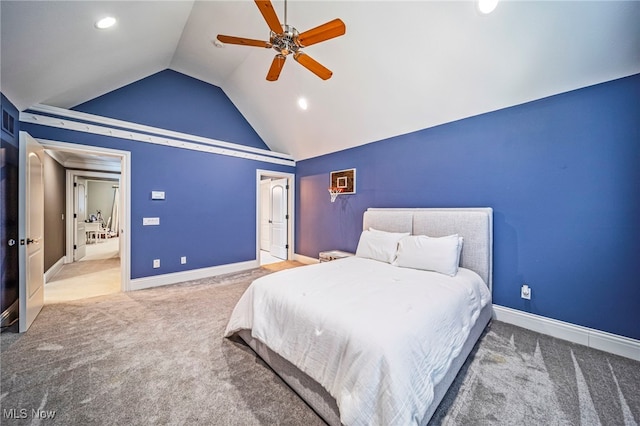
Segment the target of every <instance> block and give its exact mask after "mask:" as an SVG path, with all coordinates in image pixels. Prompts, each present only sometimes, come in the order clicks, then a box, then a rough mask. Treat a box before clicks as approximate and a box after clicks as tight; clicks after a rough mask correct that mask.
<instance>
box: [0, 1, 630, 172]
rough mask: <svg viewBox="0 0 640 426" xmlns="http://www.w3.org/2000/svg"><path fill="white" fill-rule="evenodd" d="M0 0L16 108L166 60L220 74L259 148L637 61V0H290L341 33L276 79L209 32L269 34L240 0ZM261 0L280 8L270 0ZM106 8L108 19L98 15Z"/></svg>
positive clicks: (487, 106) (625, 70)
mask: <svg viewBox="0 0 640 426" xmlns="http://www.w3.org/2000/svg"><path fill="white" fill-rule="evenodd" d="M0 7H1V20H2V22H1V24H2V27H1V36H2V40H1V43H2V45H1V48H2V55H1V83H2V87H1V89H2V92H3V93H4V94H5V95H6V96H7V97H8V98H9V99H10V100H11V101H12V102H14V104H16V106H17V107H18V108H19V109H20V110H24V109H26V108H28V107H29V106H31V105H34V104H36V103H44V104H48V105H53V106H58V107H62V108H70V107H72V106H75V105H77V104H79V103H82V102H85V101H87V100H90V99H93V98H95V97H96V96H99V95H102V94H104V93H107V92H109V91H111V90H114V89H116V88H118V87H121V86H124V85H126V84H129V83H131V82H133V81H136V80H139V79H140V78H143V77H146V76H148V75H150V74H153V73H155V72H158V71H161V70H163V69H166V68H171V69H174V70H176V71H179V72H182V73H184V74H187V75H189V76H192V77H195V78H198V79H201V80H203V81H206V82H209V83H211V84H214V85H217V86H219V87H221V88H222V89H223V90H224V91H225V93H226V94H227V96H229V98H230V99H231V100H232V101H233V103H234V104H235V105H236V106H237V107H238V109H239V110H240V111H241V112H242V114H243V115H244V116H245V117H246V119H247V120H248V121H249V123H250V124H251V125H252V126H253V127H254V129H255V130H256V131H257V132H258V134H259V135H260V136H261V137H262V139H263V140H264V141H265V143H266V144H267V145H268V146H269V147H270V148H271V149H272V150H274V151H279V152H284V153H288V154H291V155H292V156H293V157H294V158H295V159H297V160H300V159H305V158H310V157H314V156H317V155H321V154H325V153H329V152H333V151H337V150H341V149H345V148H349V147H353V146H358V145H362V144H365V143H369V142H373V141H377V140H381V139H384V138H388V137H392V136H396V135H399V134H404V133H408V132H411V131H415V130H419V129H424V128H427V127H431V126H435V125H439V124H443V123H447V122H451V121H454V120H458V119H461V118H465V117H469V116H473V115H477V114H481V113H485V112H489V111H494V110H497V109H500V108H505V107H509V106H512V105H517V104H521V103H523V102H527V101H531V100H535V99H539V98H542V97H545V96H550V95H554V94H557V93H562V92H566V91H569V90H573V89H577V88H581V87H585V86H589V85H592V84H597V83H601V82H605V81H609V80H613V79H616V78H620V77H624V76H628V75H632V74H636V73H639V72H640V25H639V22H640V1H619V2H618V1H517V0H510V1H509V0H502V1H501V2H500V3H499V4H498V7H497V8H496V10H495V11H494V12H493V13H492V14H490V15H486V16H485V15H481V14H480V13H479V12H477V9H476V5H475V2H473V1H407V2H401V1H327V0H324V1H306V0H290V1H289V2H288V23H289V24H290V25H293V26H295V27H296V28H297V29H298V30H299V31H305V30H307V29H310V28H312V27H315V26H317V25H320V24H322V23H324V22H327V21H329V20H331V19H334V18H341V19H342V20H343V21H344V22H345V24H346V27H347V33H346V34H345V35H344V36H342V37H339V38H336V39H333V40H329V41H326V42H323V43H319V44H316V45H313V46H310V47H308V48H306V49H305V52H306V53H307V54H309V55H310V56H312V57H313V58H314V59H316V60H317V61H319V62H320V63H322V64H323V65H325V66H326V67H328V68H329V69H331V70H332V71H333V72H334V74H333V77H332V78H331V79H330V80H327V81H323V80H320V79H319V78H318V77H316V76H315V75H313V74H312V73H310V72H309V71H307V70H306V69H304V68H303V67H302V66H301V65H299V64H297V63H296V62H295V61H294V60H293V58H291V57H289V58H288V59H287V63H286V65H285V67H284V70H283V71H282V74H281V75H280V79H279V80H278V81H277V82H267V81H266V80H265V76H266V74H267V70H268V69H269V66H270V64H271V60H272V58H273V56H274V55H275V51H273V50H268V49H260V48H255V47H244V46H233V45H227V46H225V47H224V48H221V49H219V48H216V47H214V46H213V44H212V43H211V42H212V40H214V39H215V36H216V35H217V34H220V33H221V34H227V35H236V36H242V37H248V38H255V39H262V40H266V39H268V34H269V30H268V27H267V25H266V23H265V22H264V20H263V18H262V16H261V14H260V12H259V10H258V8H257V7H256V6H255V4H254V2H253V1H247V0H244V1H237V0H236V1H196V2H192V1H175V2H172V1H143V2H135V1H131V2H129V1H113V2H103V1H60V2H58V1H46V2H30V1H7V0H3V1H2V2H1V3H0ZM274 7H275V9H276V11H277V13H278V15H279V17H280V20H281V21H283V23H284V3H283V2H282V1H274ZM106 14H111V15H113V16H115V17H116V18H117V19H118V24H117V26H116V27H115V28H113V29H111V30H107V31H98V30H96V29H95V28H94V27H93V24H94V22H95V20H96V19H97V18H99V17H101V16H104V15H106ZM300 96H304V97H306V98H307V100H308V103H309V109H308V110H307V111H302V110H300V109H299V108H298V106H297V103H296V102H297V99H298V97H300ZM230 142H233V141H230Z"/></svg>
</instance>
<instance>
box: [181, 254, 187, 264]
mask: <svg viewBox="0 0 640 426" xmlns="http://www.w3.org/2000/svg"><path fill="white" fill-rule="evenodd" d="M185 263H187V256H182V257H181V258H180V264H181V265H184V264H185Z"/></svg>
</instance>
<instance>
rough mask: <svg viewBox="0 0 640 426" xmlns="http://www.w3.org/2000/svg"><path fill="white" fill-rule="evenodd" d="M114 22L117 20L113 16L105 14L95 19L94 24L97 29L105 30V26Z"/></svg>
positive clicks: (112, 24)
mask: <svg viewBox="0 0 640 426" xmlns="http://www.w3.org/2000/svg"><path fill="white" fill-rule="evenodd" d="M116 22H118V21H117V20H116V18H114V17H113V16H106V17H104V18H102V19H99V20H97V21H96V23H95V26H96V28H97V29H99V30H106V29H107V28H111V27H113V26H114V25H115V24H116Z"/></svg>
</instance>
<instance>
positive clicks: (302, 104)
mask: <svg viewBox="0 0 640 426" xmlns="http://www.w3.org/2000/svg"><path fill="white" fill-rule="evenodd" d="M298 106H299V107H300V109H303V110H305V111H306V109H307V108H309V104H307V100H306V99H305V98H299V99H298Z"/></svg>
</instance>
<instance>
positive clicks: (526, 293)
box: [520, 284, 531, 300]
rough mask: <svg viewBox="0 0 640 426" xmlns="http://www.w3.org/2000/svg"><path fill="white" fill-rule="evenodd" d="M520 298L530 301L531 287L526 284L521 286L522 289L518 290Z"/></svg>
mask: <svg viewBox="0 0 640 426" xmlns="http://www.w3.org/2000/svg"><path fill="white" fill-rule="evenodd" d="M520 297H522V298H523V299H527V300H531V287H529V286H528V285H526V284H522V288H521V289H520Z"/></svg>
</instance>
